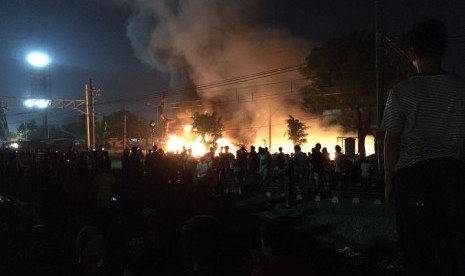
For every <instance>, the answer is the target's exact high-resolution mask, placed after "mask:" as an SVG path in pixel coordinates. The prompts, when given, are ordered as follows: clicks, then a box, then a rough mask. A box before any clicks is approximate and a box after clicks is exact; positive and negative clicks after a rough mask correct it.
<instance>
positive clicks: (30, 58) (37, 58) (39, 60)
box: [26, 52, 50, 68]
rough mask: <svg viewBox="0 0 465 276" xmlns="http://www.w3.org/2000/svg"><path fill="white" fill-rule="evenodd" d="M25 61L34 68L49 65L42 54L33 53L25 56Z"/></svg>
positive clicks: (47, 59)
mask: <svg viewBox="0 0 465 276" xmlns="http://www.w3.org/2000/svg"><path fill="white" fill-rule="evenodd" d="M26 60H27V62H28V63H29V64H31V65H32V66H34V67H39V68H42V67H46V66H47V65H48V64H49V63H50V59H49V57H48V56H47V55H46V54H44V53H39V52H34V53H30V54H29V55H27V57H26Z"/></svg>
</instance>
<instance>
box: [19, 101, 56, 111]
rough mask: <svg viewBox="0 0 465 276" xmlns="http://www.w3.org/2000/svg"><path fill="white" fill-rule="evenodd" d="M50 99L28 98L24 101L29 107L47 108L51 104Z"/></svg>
mask: <svg viewBox="0 0 465 276" xmlns="http://www.w3.org/2000/svg"><path fill="white" fill-rule="evenodd" d="M50 102H51V101H50V100H45V99H27V100H25V101H24V105H25V106H26V107H28V108H34V107H36V108H40V109H43V108H47V107H49V106H50Z"/></svg>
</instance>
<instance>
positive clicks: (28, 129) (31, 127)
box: [16, 120, 42, 141]
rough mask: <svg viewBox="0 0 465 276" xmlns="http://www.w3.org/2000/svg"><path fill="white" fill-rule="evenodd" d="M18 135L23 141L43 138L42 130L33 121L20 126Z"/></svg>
mask: <svg viewBox="0 0 465 276" xmlns="http://www.w3.org/2000/svg"><path fill="white" fill-rule="evenodd" d="M16 133H17V134H18V137H21V139H23V140H27V141H33V140H39V139H40V138H41V133H42V131H41V128H39V127H38V126H37V123H36V120H31V121H29V122H24V123H23V124H21V125H19V127H18V130H17V131H16Z"/></svg>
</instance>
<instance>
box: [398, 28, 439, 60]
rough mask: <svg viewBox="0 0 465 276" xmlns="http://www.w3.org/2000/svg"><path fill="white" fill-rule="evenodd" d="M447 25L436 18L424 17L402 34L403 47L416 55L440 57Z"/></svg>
mask: <svg viewBox="0 0 465 276" xmlns="http://www.w3.org/2000/svg"><path fill="white" fill-rule="evenodd" d="M446 40H447V27H446V25H445V24H444V23H443V22H442V21H440V20H436V19H425V20H423V21H421V22H419V23H417V24H416V25H415V26H413V27H412V28H411V29H410V30H409V31H407V33H406V34H405V36H404V47H405V48H406V49H407V50H411V51H413V52H414V53H415V54H416V55H417V56H418V57H420V58H425V57H442V56H443V55H444V52H445V50H446Z"/></svg>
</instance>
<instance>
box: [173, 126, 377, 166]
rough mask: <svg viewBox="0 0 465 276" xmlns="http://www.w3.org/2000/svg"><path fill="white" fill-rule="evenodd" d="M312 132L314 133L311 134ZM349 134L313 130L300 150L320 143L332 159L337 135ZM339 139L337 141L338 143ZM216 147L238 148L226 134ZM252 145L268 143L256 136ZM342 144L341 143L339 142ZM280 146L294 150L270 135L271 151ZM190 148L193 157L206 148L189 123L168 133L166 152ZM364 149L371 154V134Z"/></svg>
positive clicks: (248, 148)
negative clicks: (182, 129)
mask: <svg viewBox="0 0 465 276" xmlns="http://www.w3.org/2000/svg"><path fill="white" fill-rule="evenodd" d="M276 132H282V133H284V132H285V130H283V129H278V130H276ZM312 133H314V134H313V135H312ZM343 136H346V137H347V136H349V135H348V134H345V135H343V134H342V133H336V132H334V130H333V131H324V130H322V129H318V130H313V131H312V132H311V133H310V135H309V137H308V142H307V143H306V144H304V145H302V150H303V151H304V152H311V149H312V148H313V147H314V146H315V144H316V143H320V144H321V146H322V147H326V148H327V149H328V152H329V153H330V156H331V159H334V147H335V146H336V145H337V144H338V139H337V138H338V137H343ZM340 142H341V141H339V143H340ZM217 144H218V149H217V151H216V154H217V155H218V154H219V153H220V148H221V147H225V146H229V151H230V152H231V153H233V154H235V153H236V150H237V149H238V147H237V144H236V143H233V142H232V141H231V140H230V139H229V138H228V137H227V136H226V137H224V138H220V139H219V140H218V141H217ZM252 145H254V146H255V148H256V149H258V147H267V146H268V145H267V144H265V140H264V139H260V138H257V139H255V143H253V144H252ZM339 145H340V146H342V145H341V144H339ZM279 147H282V148H283V152H284V153H289V154H290V153H292V152H294V145H293V144H292V142H291V141H289V140H288V139H287V138H286V137H284V135H280V136H278V135H275V136H274V137H272V146H271V150H270V152H271V153H276V152H278V148H279ZM246 148H247V151H249V150H250V145H246ZM184 149H185V150H189V149H191V150H192V155H193V156H195V157H200V156H203V155H204V154H206V153H207V149H206V148H205V146H204V144H203V143H202V142H201V138H200V137H196V136H195V134H194V133H192V127H191V126H190V125H186V126H185V127H184V133H183V134H182V135H177V134H170V135H169V139H168V141H167V143H166V150H167V151H168V152H173V153H180V152H182V151H183V150H184ZM365 149H366V155H367V156H368V155H371V154H373V153H374V138H373V136H367V137H366V139H365Z"/></svg>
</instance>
